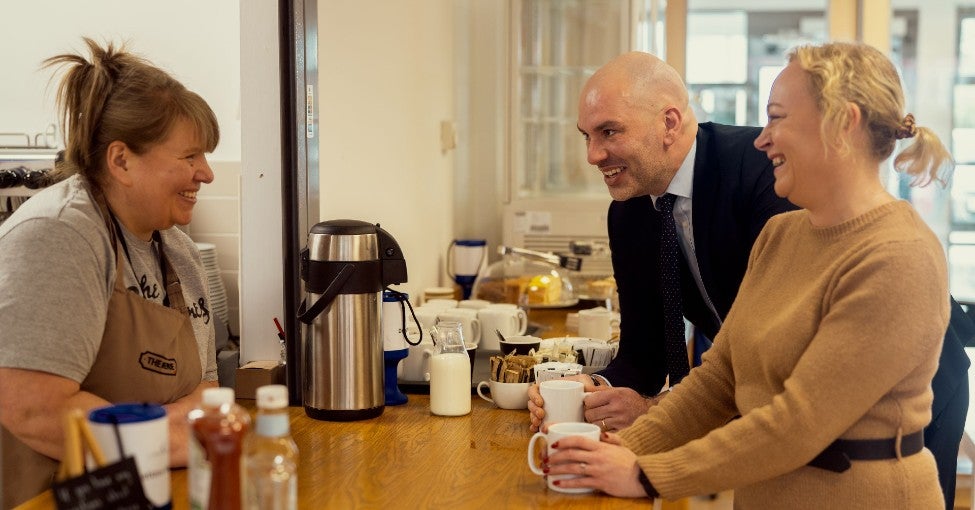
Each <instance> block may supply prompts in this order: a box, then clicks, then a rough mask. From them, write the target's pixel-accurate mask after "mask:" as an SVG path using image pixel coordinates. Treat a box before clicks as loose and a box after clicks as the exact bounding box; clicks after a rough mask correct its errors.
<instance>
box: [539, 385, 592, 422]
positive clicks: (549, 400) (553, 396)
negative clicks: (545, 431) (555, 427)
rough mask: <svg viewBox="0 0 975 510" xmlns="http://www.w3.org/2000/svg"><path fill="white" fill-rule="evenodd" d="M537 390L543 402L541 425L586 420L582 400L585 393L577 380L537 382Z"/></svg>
mask: <svg viewBox="0 0 975 510" xmlns="http://www.w3.org/2000/svg"><path fill="white" fill-rule="evenodd" d="M538 392H539V393H540V394H541V395H542V400H544V401H545V404H544V405H543V406H542V409H544V410H545V419H544V420H542V425H552V424H554V423H562V422H583V421H586V417H585V408H584V407H583V401H584V400H585V398H586V393H585V392H584V391H583V390H582V383H581V382H579V381H567V380H565V379H552V380H549V381H542V382H540V383H538Z"/></svg>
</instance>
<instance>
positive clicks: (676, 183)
mask: <svg viewBox="0 0 975 510" xmlns="http://www.w3.org/2000/svg"><path fill="white" fill-rule="evenodd" d="M696 155H697V139H696V138H695V139H694V143H693V144H691V150H689V151H688V152H687V156H684V162H683V163H681V164H680V168H678V169H677V173H676V174H674V178H673V179H671V180H670V185H669V186H667V191H666V192H667V193H670V194H672V195H676V196H678V197H684V198H691V195H692V194H693V191H694V160H695V157H696ZM651 197H652V198H653V203H654V207H656V204H657V198H658V197H656V196H653V195H651Z"/></svg>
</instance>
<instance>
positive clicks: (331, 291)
mask: <svg viewBox="0 0 975 510" xmlns="http://www.w3.org/2000/svg"><path fill="white" fill-rule="evenodd" d="M354 271H355V266H354V265H352V264H345V265H344V266H342V269H341V270H339V272H338V274H337V275H335V279H334V280H332V281H331V282H330V283H329V284H328V287H327V288H326V289H325V292H324V293H322V295H321V296H320V297H319V298H318V300H317V301H315V304H313V305H311V308H309V309H308V310H305V300H304V299H302V300H301V305H300V306H299V307H298V320H300V321H301V322H304V323H305V324H311V323H312V322H313V321H314V320H315V318H316V317H318V316H319V314H321V313H322V312H324V311H325V309H326V308H328V305H330V304H332V301H333V300H335V296H338V294H339V291H341V290H342V287H343V286H344V285H345V282H346V281H348V279H349V277H351V276H352V273H353V272H354Z"/></svg>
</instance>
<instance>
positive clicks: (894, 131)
mask: <svg viewBox="0 0 975 510" xmlns="http://www.w3.org/2000/svg"><path fill="white" fill-rule="evenodd" d="M768 116H769V122H768V125H767V126H766V127H765V128H764V130H763V131H762V132H761V134H760V135H759V136H758V138H757V139H756V140H755V146H756V147H757V148H759V149H760V150H762V151H764V152H765V153H766V154H767V156H768V158H769V159H770V160H771V161H772V162H773V164H774V166H775V192H776V194H777V195H779V196H781V197H785V198H788V199H789V201H791V202H792V203H794V204H796V205H798V206H800V207H802V208H803V209H802V210H799V211H794V212H787V213H783V214H780V215H777V216H774V217H773V218H772V219H770V220H769V221H768V223H767V225H766V227H765V228H764V230H763V231H762V233H761V235H760V236H759V238H758V240H757V241H756V243H755V245H754V248H753V250H752V253H751V257H750V260H749V266H748V271H747V273H746V275H745V278H744V281H743V282H742V286H741V289H740V291H739V294H738V297H737V299H736V301H735V303H734V305H733V306H732V308H731V311H730V313H729V315H728V318H727V320H726V321H725V323H724V325H723V326H722V329H721V331H720V333H719V334H718V337H717V338H716V339H715V342H714V346H713V347H712V348H711V349H710V350H709V351H708V352H707V353H706V354H705V356H704V360H703V364H702V365H701V366H700V367H699V368H697V369H695V370H693V371H691V373H690V375H689V376H688V377H687V378H685V379H684V381H683V382H682V383H681V384H680V385H678V386H677V387H676V388H675V389H674V390H673V391H672V394H671V395H670V396H669V397H668V398H666V399H663V401H662V402H661V403H660V404H659V405H658V406H656V407H653V408H651V409H650V410H649V412H648V413H647V414H646V415H644V416H642V417H640V418H638V419H637V420H636V421H635V422H634V424H633V425H632V426H631V427H629V428H626V429H624V430H623V431H621V432H620V433H619V434H618V435H616V434H605V435H604V438H603V441H602V442H595V441H586V440H583V439H579V438H565V439H562V440H560V441H559V443H558V444H557V445H556V446H557V447H558V448H557V449H558V451H559V453H556V454H554V455H552V456H551V457H550V458H549V459H548V473H549V474H553V475H554V474H564V473H571V474H582V475H584V476H583V477H582V478H577V479H572V480H564V481H561V482H560V483H561V484H562V485H563V486H565V487H594V488H597V489H600V490H603V491H605V492H607V493H609V494H613V495H618V496H627V497H645V496H647V495H649V496H651V497H654V496H657V495H658V494H659V495H662V496H664V497H666V498H668V499H675V498H680V497H684V496H689V495H693V494H706V493H713V492H718V491H723V490H727V489H734V490H735V508H741V509H752V508H754V509H768V508H790V509H802V508H809V509H823V508H844V509H858V508H862V509H876V508H918V509H921V508H923V509H934V508H942V507H943V506H944V501H943V498H942V494H941V490H940V488H939V485H938V473H937V468H936V466H935V461H934V458H933V456H932V455H931V453H930V451H928V450H927V449H925V448H924V445H923V436H922V429H923V428H924V427H925V425H927V423H928V422H929V421H930V420H931V402H932V392H931V378H932V376H933V375H934V373H935V370H936V369H937V367H938V356H939V353H940V350H941V345H942V338H943V335H944V332H945V328H946V326H947V324H948V318H949V312H950V307H949V298H948V284H947V268H946V261H945V255H944V252H943V250H942V248H941V244H940V242H939V241H938V239H937V237H936V236H935V235H934V234H933V233H932V232H931V230H930V229H929V228H928V227H927V226H926V225H925V224H924V222H923V221H922V219H921V218H920V217H919V216H918V215H917V213H916V212H915V211H914V210H913V209H912V208H911V206H910V205H909V204H908V203H906V202H903V201H898V200H896V199H895V198H894V197H893V196H891V195H890V194H888V193H887V192H886V191H885V188H884V186H883V184H882V183H881V181H880V176H879V168H880V164H881V162H882V161H884V160H885V159H886V158H887V157H888V156H889V155H890V154H891V153H892V151H893V149H894V146H895V144H896V142H897V140H899V139H907V138H910V139H912V140H913V145H912V146H911V147H910V148H908V149H907V150H905V151H904V152H902V153H901V154H900V155H899V156H898V158H897V159H896V161H895V165H896V166H897V167H898V168H899V169H901V170H903V171H905V172H907V173H909V174H910V175H912V176H915V181H916V182H917V183H919V184H926V183H928V182H931V181H937V180H940V179H941V177H940V175H941V174H939V171H940V170H942V169H943V168H944V167H946V166H947V164H948V163H949V162H950V157H949V156H948V153H947V151H946V150H945V149H944V147H943V145H942V144H941V142H939V141H938V139H937V137H935V136H934V134H933V133H932V132H931V131H930V130H928V129H925V128H923V127H919V126H918V125H917V124H916V123H915V120H914V117H913V116H912V115H909V114H905V112H904V111H903V93H902V91H901V88H900V81H899V79H898V76H897V72H896V71H895V69H894V67H893V65H892V64H891V62H890V61H889V60H888V59H887V58H886V57H885V56H884V55H883V54H881V53H880V52H879V51H877V50H876V49H874V48H871V47H869V46H865V45H860V44H845V43H835V44H826V45H822V46H807V47H801V48H798V49H796V50H794V51H793V52H791V53H790V55H789V64H788V66H787V67H786V68H785V70H784V71H782V73H781V74H780V75H779V77H778V78H777V79H776V81H775V83H774V85H773V87H772V92H771V96H770V98H769V103H768ZM736 416H739V417H738V418H737V419H735V417H736Z"/></svg>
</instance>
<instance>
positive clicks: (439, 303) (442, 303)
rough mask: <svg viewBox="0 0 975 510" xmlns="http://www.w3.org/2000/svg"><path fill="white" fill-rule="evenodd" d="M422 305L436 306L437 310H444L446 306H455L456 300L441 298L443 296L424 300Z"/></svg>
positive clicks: (426, 306) (425, 306)
mask: <svg viewBox="0 0 975 510" xmlns="http://www.w3.org/2000/svg"><path fill="white" fill-rule="evenodd" d="M423 307H424V308H436V309H438V310H445V309H448V308H457V300H456V299H443V298H438V299H431V300H428V301H424V302H423Z"/></svg>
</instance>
